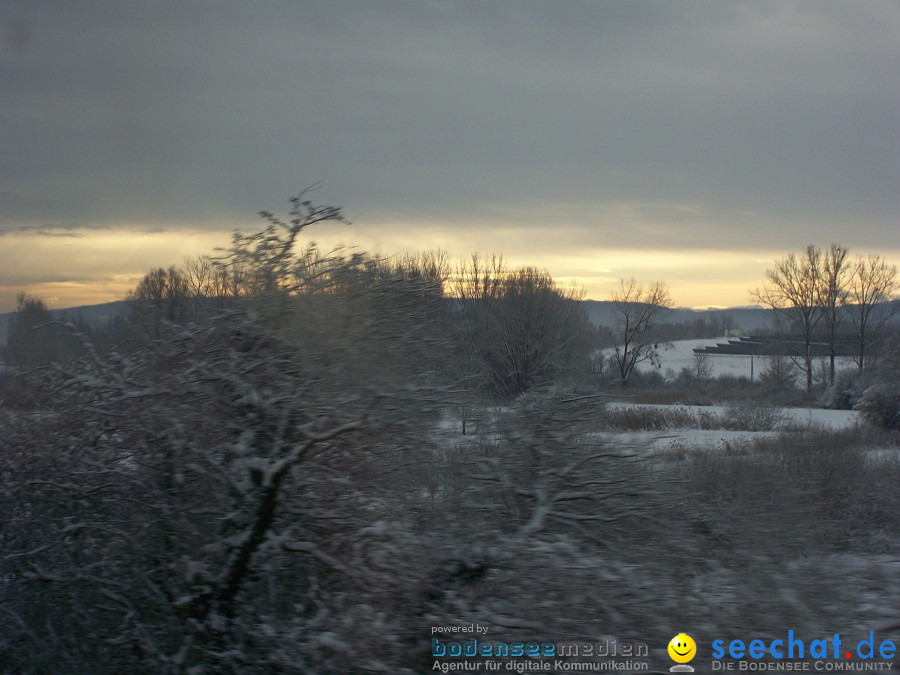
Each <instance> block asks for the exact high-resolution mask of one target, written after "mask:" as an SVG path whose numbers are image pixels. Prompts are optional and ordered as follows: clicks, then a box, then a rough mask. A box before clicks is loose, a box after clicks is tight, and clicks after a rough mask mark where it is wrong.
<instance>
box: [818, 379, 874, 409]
mask: <svg viewBox="0 0 900 675" xmlns="http://www.w3.org/2000/svg"><path fill="white" fill-rule="evenodd" d="M867 380H868V378H867V376H866V374H865V372H864V371H860V370H842V371H840V372H839V373H838V374H837V377H835V379H834V385H833V386H831V387H829V388H828V389H827V390H826V391H825V395H824V399H823V403H824V405H825V407H826V408H834V409H836V410H854V409H856V406H857V404H858V403H859V400H860V398H862V395H863V392H864V391H865V390H866V387H867V386H868V381H867Z"/></svg>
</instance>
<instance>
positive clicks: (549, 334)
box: [454, 254, 588, 397]
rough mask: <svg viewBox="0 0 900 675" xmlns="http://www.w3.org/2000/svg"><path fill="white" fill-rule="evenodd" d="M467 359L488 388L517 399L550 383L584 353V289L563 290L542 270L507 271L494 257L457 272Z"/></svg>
mask: <svg viewBox="0 0 900 675" xmlns="http://www.w3.org/2000/svg"><path fill="white" fill-rule="evenodd" d="M454 291H455V294H456V296H457V299H458V303H459V305H458V306H459V311H460V312H461V318H462V321H461V325H462V333H463V343H464V345H465V347H464V349H465V351H467V354H465V355H464V357H465V358H466V359H468V360H472V359H470V358H469V357H470V356H471V355H474V357H475V358H474V361H473V362H474V363H477V364H479V365H478V368H479V370H480V371H481V372H480V374H481V375H482V376H483V377H484V378H485V380H486V382H487V388H488V389H489V390H490V391H491V392H493V393H495V394H498V395H500V396H503V397H508V396H516V395H518V394H522V393H524V392H526V391H528V390H529V389H531V388H533V387H534V386H537V385H545V384H548V383H549V382H552V381H553V380H554V379H555V378H557V377H558V376H559V375H560V374H562V373H563V372H565V371H566V370H567V368H569V367H570V366H571V365H572V364H573V363H574V361H575V359H576V358H577V357H578V356H580V355H581V354H582V352H585V353H586V344H587V342H586V341H587V336H588V323H587V318H586V315H585V313H584V310H583V309H582V307H581V305H580V303H579V302H578V301H579V300H580V299H581V291H580V290H578V289H576V288H561V287H559V286H558V285H557V284H556V283H554V281H553V278H552V277H551V276H550V275H549V274H548V273H547V272H546V271H543V270H539V269H536V268H533V267H522V268H519V269H517V270H507V269H506V267H505V265H504V264H503V259H502V258H501V257H498V256H494V257H492V258H490V259H483V258H481V257H480V256H478V255H477V254H476V255H473V256H472V259H471V260H470V261H469V262H468V263H467V264H463V265H461V266H460V268H459V270H458V271H457V275H456V279H455V283H454Z"/></svg>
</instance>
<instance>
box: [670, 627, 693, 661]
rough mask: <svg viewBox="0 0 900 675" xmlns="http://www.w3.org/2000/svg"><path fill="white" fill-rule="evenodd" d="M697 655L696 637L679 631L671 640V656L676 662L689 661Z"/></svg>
mask: <svg viewBox="0 0 900 675" xmlns="http://www.w3.org/2000/svg"><path fill="white" fill-rule="evenodd" d="M696 655H697V643H696V642H694V638H692V637H691V636H690V635H685V634H684V633H679V634H678V635H676V636H675V637H673V638H672V639H671V640H669V656H670V657H671V658H672V660H673V661H674V662H675V663H687V662H688V661H690V660H691V659H692V658H694V657H695V656H696Z"/></svg>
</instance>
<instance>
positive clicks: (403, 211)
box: [0, 0, 900, 311]
mask: <svg viewBox="0 0 900 675" xmlns="http://www.w3.org/2000/svg"><path fill="white" fill-rule="evenodd" d="M0 30H2V33H0V311H4V310H7V309H9V308H11V307H12V306H14V303H15V294H16V292H17V291H20V290H26V291H29V292H32V293H36V294H39V295H42V296H44V297H45V298H46V299H48V300H50V302H51V304H53V305H55V306H59V307H63V306H71V305H74V304H84V303H91V302H98V301H104V300H109V299H116V298H118V297H121V296H122V295H123V294H124V292H125V290H127V288H129V287H130V286H133V285H134V283H136V281H137V280H138V279H139V278H140V276H141V275H142V274H143V273H145V272H146V271H147V270H149V269H150V268H151V267H153V266H160V265H169V264H172V263H177V262H179V261H180V260H181V258H182V257H183V256H184V255H185V254H188V253H192V252H196V251H201V250H202V251H209V250H210V249H212V247H214V246H216V245H227V243H228V240H229V233H230V232H231V231H232V230H233V229H234V228H241V229H250V228H254V227H257V226H259V221H258V220H257V216H256V212H257V211H259V210H262V209H271V210H275V211H278V210H282V209H283V208H284V207H286V206H287V199H288V198H289V197H290V196H292V195H294V194H296V193H297V192H298V191H299V190H300V189H302V188H304V187H306V186H309V185H312V184H314V183H318V184H320V187H319V189H318V190H317V191H316V192H315V193H314V197H313V198H314V200H316V201H319V202H323V203H330V204H337V205H340V206H342V207H343V208H344V210H345V213H346V215H347V216H348V217H349V218H350V219H351V220H352V221H353V223H352V225H342V226H323V227H322V228H320V229H318V230H316V231H313V232H310V235H311V236H312V237H313V238H315V239H316V240H317V241H319V242H320V243H325V244H331V243H337V242H339V241H343V242H345V243H347V244H351V245H358V246H360V247H362V248H365V249H369V250H378V251H380V252H382V253H398V252H401V251H404V250H407V249H413V250H414V249H430V248H437V247H442V248H444V249H447V250H449V251H450V252H451V254H453V255H454V256H463V255H466V254H468V253H471V252H472V251H475V250H478V251H485V252H490V251H496V252H502V253H504V254H505V255H506V257H507V258H508V259H509V260H510V261H512V262H514V263H522V264H525V263H528V264H535V265H538V266H541V267H546V268H548V269H549V270H550V271H551V272H552V273H553V274H554V275H555V276H556V277H557V278H559V279H562V280H566V281H568V280H571V279H574V280H576V281H578V282H579V283H580V284H581V285H582V286H584V287H585V288H586V290H587V295H588V297H594V298H596V299H606V298H607V297H608V295H609V293H610V291H611V290H612V288H613V286H614V285H615V284H616V282H617V280H618V278H620V277H631V276H634V277H636V278H638V280H641V281H655V280H662V281H666V282H667V283H668V284H669V286H670V287H671V289H672V294H673V296H674V300H675V302H676V304H678V305H682V306H707V305H726V306H727V305H743V304H748V303H749V302H750V297H749V294H748V292H747V289H748V288H750V287H752V286H755V285H758V284H760V283H761V281H762V274H763V272H764V270H765V268H766V266H767V265H770V264H771V263H772V261H773V260H774V259H775V258H776V257H778V256H782V255H784V254H785V253H787V252H788V251H790V250H798V249H799V248H801V247H802V246H804V245H805V244H807V243H815V244H819V245H822V246H827V245H828V244H830V243H831V242H832V241H836V242H840V243H843V244H844V245H846V246H848V247H850V249H851V252H853V253H869V252H878V253H881V254H882V255H885V256H886V257H888V258H889V259H890V260H891V261H892V262H898V261H900V234H898V232H900V227H898V224H900V218H898V216H900V189H898V188H900V2H897V1H888V0H885V1H882V2H865V1H860V0H854V1H853V2H847V1H845V0H840V1H835V2H828V1H826V0H813V1H811V2H759V1H754V2H745V3H737V2H724V1H722V0H716V1H714V2H688V1H685V2H670V1H666V2H638V1H635V0H621V1H610V2H601V1H599V0H597V1H590V2H587V1H584V2H574V1H570V0H544V1H540V2H530V1H526V0H508V1H500V0H472V1H470V2H452V1H440V2H439V1H428V0H410V1H408V2H407V1H399V0H364V1H363V0H360V1H358V2H345V1H342V0H322V1H321V2H312V1H305V0H303V1H300V0H298V1H293V2H222V1H216V2H213V1H212V0H210V1H207V2H195V1H183V2H177V3H176V2H164V1H162V0H160V1H158V2H151V1H149V0H143V1H141V2H125V1H122V0H109V1H108V2H99V1H93V0H87V1H72V0H66V1H65V2H42V1H40V0H21V1H10V0H6V1H4V0H0Z"/></svg>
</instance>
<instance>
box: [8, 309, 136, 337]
mask: <svg viewBox="0 0 900 675" xmlns="http://www.w3.org/2000/svg"><path fill="white" fill-rule="evenodd" d="M126 312H128V301H126V300H116V301H114V302H104V303H103V304H100V305H83V306H81V307H66V308H65V309H51V310H50V314H52V315H53V318H54V319H61V318H63V317H64V316H71V317H74V316H82V317H84V318H85V319H88V320H89V321H94V320H101V321H102V320H105V319H109V318H110V317H114V316H120V315H122V314H125V313H126ZM13 314H15V312H6V313H5V314H0V345H5V344H6V338H7V337H8V335H9V319H10V317H11V316H12V315H13Z"/></svg>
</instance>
